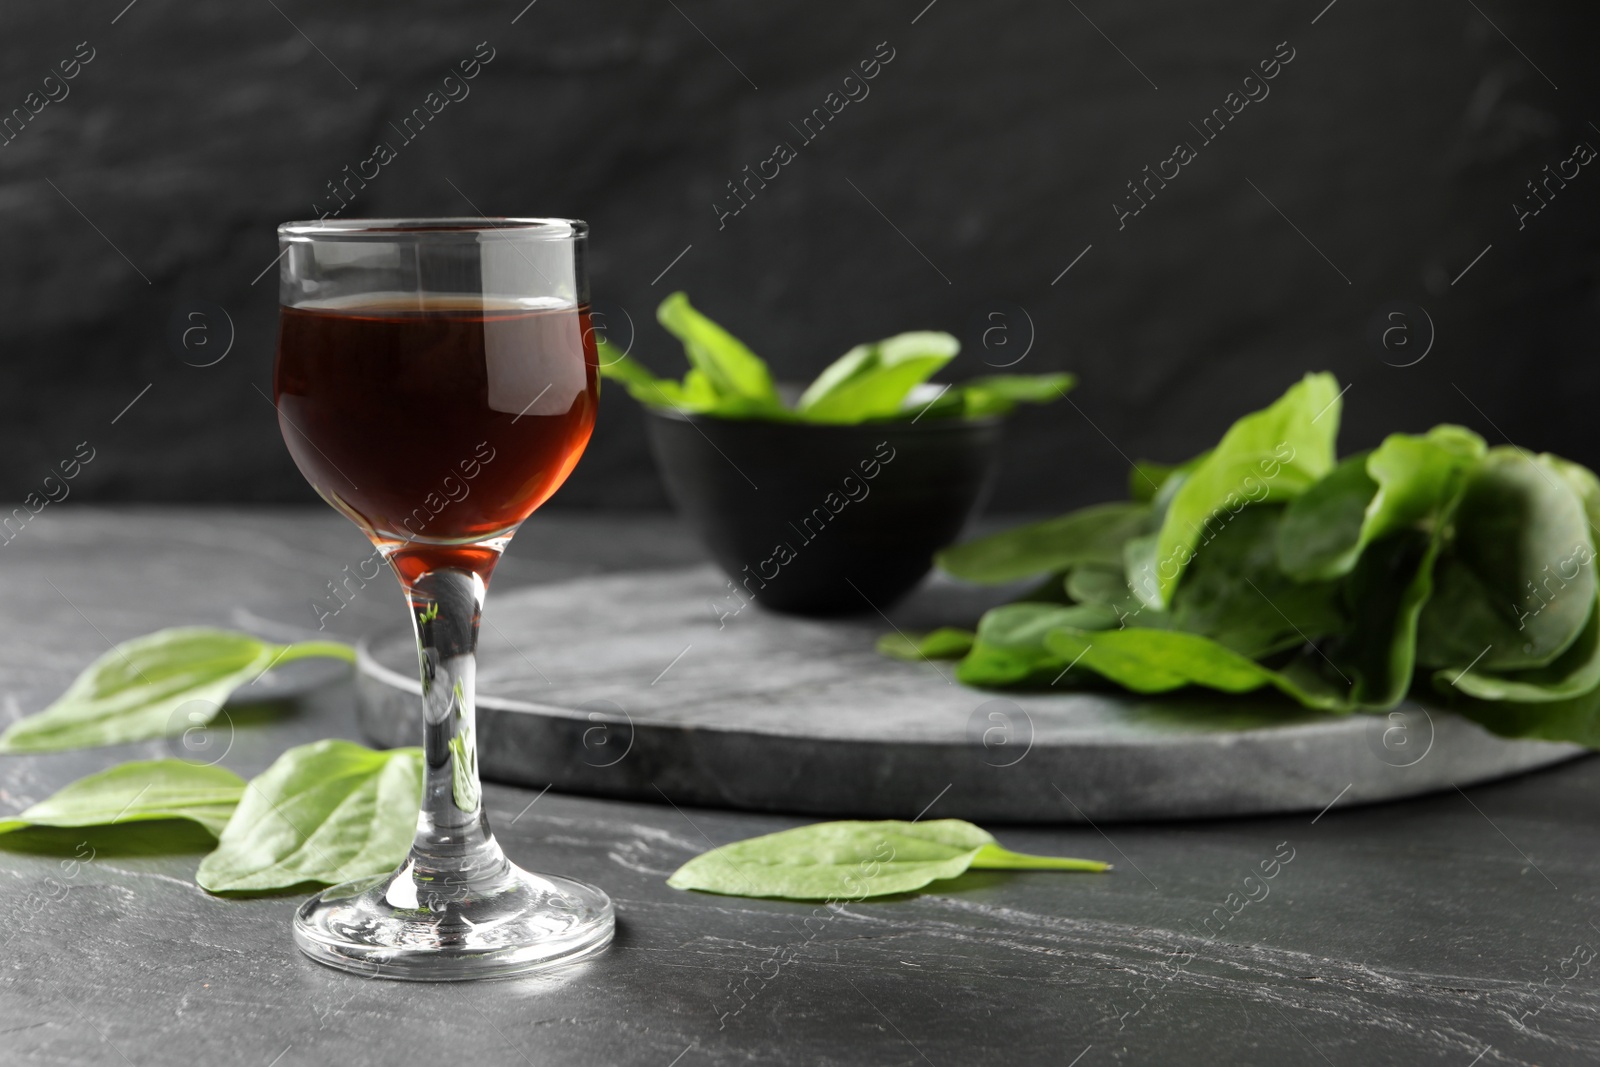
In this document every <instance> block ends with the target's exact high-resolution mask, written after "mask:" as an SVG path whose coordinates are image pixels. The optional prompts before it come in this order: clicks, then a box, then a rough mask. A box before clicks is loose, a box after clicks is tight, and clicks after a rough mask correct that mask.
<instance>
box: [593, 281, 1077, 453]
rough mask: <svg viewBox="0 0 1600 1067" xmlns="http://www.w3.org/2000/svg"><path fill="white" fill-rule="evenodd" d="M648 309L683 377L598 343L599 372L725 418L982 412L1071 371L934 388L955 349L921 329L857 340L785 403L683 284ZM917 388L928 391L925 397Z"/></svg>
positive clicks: (1044, 388) (848, 419)
mask: <svg viewBox="0 0 1600 1067" xmlns="http://www.w3.org/2000/svg"><path fill="white" fill-rule="evenodd" d="M656 318H657V319H658V320H659V321H660V323H661V325H662V326H664V327H666V328H667V331H668V332H669V333H671V334H672V335H673V336H674V337H676V338H677V339H678V340H679V341H681V342H683V351H684V354H685V355H686V356H688V358H689V371H688V373H687V374H685V375H684V377H683V380H682V381H681V382H680V381H673V380H671V379H668V378H657V377H656V376H655V375H654V374H652V373H650V371H649V370H648V369H647V368H646V367H645V366H644V365H643V364H642V363H640V362H638V361H637V360H635V359H633V358H632V357H630V356H628V355H626V354H624V353H621V352H618V351H617V350H616V349H615V348H614V347H613V346H611V345H608V344H606V343H605V342H603V341H602V342H600V345H599V347H600V373H601V374H602V375H604V376H605V377H607V378H610V379H612V380H614V381H616V382H618V383H620V384H621V385H622V386H624V387H625V388H626V389H627V390H628V392H629V393H630V394H632V396H633V398H634V399H635V400H637V401H639V402H640V403H641V404H646V405H648V406H650V407H657V408H670V409H673V410H677V411H684V412H690V413H693V414H698V415H715V416H718V417H721V418H729V419H767V420H772V421H777V422H818V423H834V424H841V423H859V422H871V421H875V420H886V419H907V418H916V419H923V418H930V419H934V418H968V419H973V418H985V417H989V416H994V415H1004V414H1005V413H1007V412H1009V411H1010V410H1011V409H1012V408H1013V407H1015V406H1016V405H1017V404H1018V403H1030V404H1045V403H1049V402H1050V401H1052V400H1055V399H1057V398H1058V397H1062V396H1065V395H1066V392H1067V390H1068V389H1071V388H1072V386H1073V383H1074V379H1073V377H1072V375H1070V374H997V375H989V376H987V377H982V378H974V379H972V380H970V381H966V382H962V383H960V384H958V385H951V386H947V387H945V388H944V389H943V390H937V391H935V390H934V387H933V386H931V385H925V384H924V383H927V382H928V379H930V378H931V377H933V375H935V374H937V373H938V372H939V371H940V370H941V369H943V367H944V366H945V364H947V363H949V362H950V360H952V359H954V358H955V356H956V353H957V352H959V351H960V350H961V342H960V341H958V340H956V339H955V338H954V337H952V336H950V335H949V334H947V333H938V332H934V331H928V330H919V331H916V332H913V333H902V334H898V335H897V336H894V337H890V338H886V339H885V340H882V341H874V342H872V343H871V344H864V345H857V346H856V347H854V348H852V349H851V350H850V351H848V352H846V353H845V354H844V355H842V356H840V357H839V358H838V359H837V360H835V361H834V362H833V363H831V364H829V366H828V368H827V369H826V370H824V371H823V372H822V373H821V374H819V375H818V376H817V379H816V381H814V382H812V383H811V384H810V386H808V387H807V388H806V390H805V391H804V392H803V393H801V394H800V397H799V399H798V400H797V401H796V402H795V405H794V406H793V407H790V406H788V405H787V404H785V403H784V402H783V399H782V398H781V397H780V396H779V394H778V388H777V386H776V384H775V383H774V382H773V380H772V372H771V371H769V370H768V369H767V365H766V363H765V362H764V361H763V360H762V359H761V357H759V356H757V355H756V354H755V353H754V352H752V351H750V349H749V348H748V347H747V346H746V345H745V343H744V342H743V341H741V340H739V339H738V338H737V337H735V336H733V334H731V333H729V332H728V331H727V330H725V329H723V328H722V327H721V326H719V325H718V324H717V323H715V322H713V321H711V320H710V319H708V318H706V316H704V315H703V314H701V313H700V312H699V311H697V310H695V308H694V307H693V306H692V305H691V304H690V303H689V298H688V296H686V295H685V294H683V293H673V294H672V295H671V296H669V297H667V298H666V299H665V300H663V301H662V302H661V306H660V307H658V308H657V309H656ZM925 391H932V392H933V393H934V395H931V396H924V395H923V394H924V392H925Z"/></svg>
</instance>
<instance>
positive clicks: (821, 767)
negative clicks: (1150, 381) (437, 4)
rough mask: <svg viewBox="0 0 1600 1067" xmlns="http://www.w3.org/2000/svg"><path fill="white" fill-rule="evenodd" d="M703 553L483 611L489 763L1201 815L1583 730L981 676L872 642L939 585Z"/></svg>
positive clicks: (402, 740) (1473, 769) (1556, 757)
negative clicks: (886, 586) (830, 594)
mask: <svg viewBox="0 0 1600 1067" xmlns="http://www.w3.org/2000/svg"><path fill="white" fill-rule="evenodd" d="M726 586H727V581H726V579H724V578H723V577H722V575H721V574H720V572H718V571H716V570H715V569H714V568H710V567H694V568H686V569H685V568H679V569H675V570H670V571H653V572H644V573H630V574H621V575H610V576H604V577H593V578H579V579H575V580H572V581H567V582H560V583H556V584H553V585H546V586H540V587H538V588H532V589H522V590H518V591H516V592H513V593H508V594H501V595H498V596H496V597H493V598H491V599H490V601H489V607H488V609H487V610H486V611H485V613H484V631H483V632H484V637H483V658H484V667H483V669H482V670H481V671H480V672H479V674H478V696H479V706H480V708H481V709H482V714H481V716H480V721H479V728H478V737H479V751H480V761H481V765H482V767H483V773H484V774H485V775H487V776H488V777H490V778H493V779H495V780H497V781H502V782H510V783H515V784H519V785H529V786H535V787H537V786H543V785H548V784H553V785H554V787H555V788H558V789H569V790H576V791H579V792H590V793H600V794H602V795H607V796H620V797H627V798H634V799H645V800H655V799H658V792H657V791H658V790H659V791H665V792H666V793H668V794H670V795H671V796H673V797H674V798H676V799H678V800H680V801H684V802H692V803H697V804H713V805H727V806H731V807H737V808H749V809H753V810H757V811H780V812H791V813H793V812H807V813H816V814H824V815H834V816H842V817H848V818H863V817H878V818H902V819H910V818H915V817H916V816H917V814H918V813H919V812H921V811H922V810H923V809H925V808H926V807H927V806H928V805H929V804H930V803H932V802H933V800H934V799H935V798H937V799H938V806H939V810H940V811H942V812H944V813H945V814H946V815H950V816H953V817H960V818H965V819H975V820H985V821H996V820H998V821H1005V822H1082V821H1084V820H1085V819H1087V820H1090V821H1105V820H1131V819H1173V818H1179V819H1184V818H1198V817H1205V816H1217V815H1243V814H1261V813H1267V812H1287V811H1297V810H1309V811H1312V812H1315V811H1316V810H1317V809H1319V808H1321V807H1323V806H1324V805H1325V804H1327V803H1328V800H1329V798H1330V797H1332V796H1335V795H1338V796H1339V797H1340V798H1341V799H1342V801H1343V802H1344V803H1347V804H1356V803H1370V802H1372V801H1377V800H1388V799H1392V798H1395V797H1403V796H1413V795H1416V794H1418V793H1426V792H1431V791H1433V790H1437V789H1447V788H1450V787H1451V784H1452V783H1455V784H1459V785H1468V784H1471V783H1473V782H1480V781H1485V780H1488V779H1492V778H1497V777H1502V776H1504V775H1507V774H1513V773H1516V772H1518V771H1523V770H1527V769H1529V768H1532V767H1538V766H1544V765H1548V764H1550V763H1554V762H1558V761H1560V760H1563V759H1569V758H1571V757H1572V756H1573V755H1575V754H1578V753H1580V752H1582V751H1583V750H1582V749H1580V748H1577V747H1575V746H1569V745H1554V744H1547V743H1542V742H1527V741H1506V740H1503V739H1500V738H1496V737H1494V736H1493V735H1492V734H1490V733H1488V732H1487V731H1485V730H1483V729H1481V728H1479V727H1478V726H1475V725H1473V724H1471V723H1468V722H1466V721H1464V720H1462V719H1460V718H1458V717H1457V716H1455V715H1452V714H1450V713H1449V712H1447V711H1441V710H1438V709H1425V708H1423V707H1421V706H1420V705H1415V704H1411V703H1408V704H1407V705H1405V707H1404V708H1403V710H1401V711H1400V712H1398V715H1399V716H1400V717H1399V718H1398V719H1391V718H1387V717H1383V716H1372V715H1354V716H1336V715H1320V714H1314V713H1309V712H1305V711H1303V710H1301V709H1299V708H1297V707H1296V706H1294V705H1292V704H1290V703H1289V702H1288V701H1286V700H1281V699H1279V700H1270V699H1269V700H1265V701H1252V700H1247V699H1246V700H1242V699H1240V698H1238V697H1233V698H1229V697H1223V696H1220V695H1218V696H1214V697H1212V698H1209V699H1208V698H1206V697H1195V698H1189V699H1175V698H1172V697H1165V698H1156V699H1148V698H1147V699H1140V698H1137V697H1133V696H1124V695H1119V694H1115V693H1095V692H1079V693H1055V694H1049V693H1009V694H1008V693H999V692H992V691H991V692H984V691H981V690H975V689H969V688H967V687H966V686H963V685H959V684H956V683H954V682H953V681H952V678H951V669H952V665H951V664H949V663H938V664H936V663H917V664H909V663H899V662H895V661H892V660H886V659H884V658H883V657H882V656H880V655H878V654H877V652H876V651H874V649H873V643H874V641H875V640H876V638H877V637H878V635H879V634H881V633H884V632H886V631H887V630H888V629H889V627H890V626H891V625H893V626H895V627H897V628H899V629H901V630H902V631H907V632H912V631H922V630H928V629H932V628H933V627H935V626H939V625H947V624H950V623H952V622H955V623H958V624H962V623H969V622H971V618H970V617H969V615H968V613H969V612H974V613H975V612H976V611H977V610H978V605H977V604H976V603H974V600H975V598H974V595H973V593H974V592H979V593H983V594H986V595H987V596H988V597H991V598H992V596H993V594H992V591H987V590H977V591H975V590H970V589H963V588H961V587H959V586H957V585H956V584H955V583H953V582H939V581H937V580H936V581H933V582H930V583H927V584H925V585H924V586H923V587H922V588H921V589H920V590H919V591H918V592H917V593H916V594H914V595H913V596H912V597H911V598H910V599H909V600H907V601H906V602H904V603H902V604H901V605H899V606H897V607H895V608H893V609H891V611H890V613H889V621H885V620H884V619H883V618H880V617H879V616H877V615H875V614H871V613H867V614H865V615H863V616H861V617H858V618H854V619H848V620H829V621H821V620H816V619H802V618H795V617H793V616H785V615H779V614H776V613H774V612H768V611H763V610H762V609H760V608H757V607H755V606H754V605H750V606H748V607H745V608H743V609H742V610H738V609H739V608H740V603H739V601H738V599H736V598H734V597H732V596H731V595H729V593H728V591H727V588H726ZM416 662H417V653H416V644H415V641H414V639H413V638H412V636H411V634H410V632H409V631H404V632H399V633H396V634H395V635H394V636H392V637H389V638H387V639H384V640H382V641H380V642H377V643H376V645H375V646H374V648H373V658H372V659H370V660H368V661H367V662H365V663H364V664H363V676H362V678H361V679H360V683H359V684H360V690H359V692H360V695H361V722H362V728H363V731H364V732H365V733H366V734H367V736H368V737H370V738H371V739H373V740H374V741H376V742H378V743H380V744H383V745H386V746H396V745H415V744H421V743H422V718H421V715H422V703H421V688H420V686H419V684H418V683H417V680H416Z"/></svg>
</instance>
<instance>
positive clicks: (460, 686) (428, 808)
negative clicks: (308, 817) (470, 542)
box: [403, 567, 508, 899]
mask: <svg viewBox="0 0 1600 1067" xmlns="http://www.w3.org/2000/svg"><path fill="white" fill-rule="evenodd" d="M403 584H404V587H405V592H406V599H407V600H408V601H410V603H411V621H412V622H413V623H414V624H415V626H416V633H417V655H418V660H419V661H420V665H421V672H422V704H423V735H422V736H423V741H422V747H423V754H424V759H425V765H426V766H425V770H424V778H423V786H422V808H421V810H420V811H419V812H418V813H417V836H416V840H415V841H414V842H413V843H412V846H411V855H410V857H409V860H408V863H407V866H408V867H410V868H411V870H412V873H413V876H414V879H415V882H416V884H417V885H418V888H419V892H420V891H421V890H423V889H425V888H426V887H432V888H434V889H436V890H439V891H441V893H442V895H443V896H444V897H445V898H446V899H460V897H461V894H462V891H463V890H470V889H471V888H472V887H474V886H484V885H486V884H487V883H489V882H492V881H494V880H496V879H497V878H499V877H502V876H504V875H505V873H506V870H507V867H508V863H507V860H506V858H505V855H504V853H502V852H501V851H500V846H499V845H498V844H496V843H495V840H494V835H493V834H491V833H490V831H489V820H488V815H487V814H486V813H485V812H484V810H483V792H482V789H481V788H480V786H479V783H478V743H477V732H476V728H475V709H474V695H475V685H476V675H477V647H478V622H479V619H480V617H481V615H482V612H483V600H484V595H485V593H486V591H487V587H486V584H485V579H484V576H482V575H480V574H478V573H476V572H474V571H472V570H468V569H458V568H451V567H445V568H440V569H438V570H433V571H427V572H425V573H423V574H421V575H418V576H416V577H415V578H413V579H412V580H409V581H405V582H404V583H403Z"/></svg>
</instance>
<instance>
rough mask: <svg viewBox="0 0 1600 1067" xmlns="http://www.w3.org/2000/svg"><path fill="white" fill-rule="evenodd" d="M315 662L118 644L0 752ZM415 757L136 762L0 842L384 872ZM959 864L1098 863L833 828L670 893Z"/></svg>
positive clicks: (296, 655) (298, 874)
mask: <svg viewBox="0 0 1600 1067" xmlns="http://www.w3.org/2000/svg"><path fill="white" fill-rule="evenodd" d="M311 656H326V657H332V658H335V659H343V660H353V659H354V658H355V650H354V649H352V648H351V647H350V646H348V645H345V644H341V643H339V642H335V641H306V642H301V643H299V644H294V645H275V644H271V643H268V642H265V641H261V640H258V639H257V638H255V637H252V636H250V635H249V634H242V633H235V632H232V631H228V630H213V629H206V628H203V627H180V628H176V629H170V630H160V631H157V632H156V633H153V634H148V635H146V636H144V637H139V638H135V639H134V640H132V641H125V642H123V643H122V644H120V645H117V646H115V647H114V648H112V649H111V650H110V651H109V652H107V653H106V654H105V655H103V656H101V657H100V658H99V659H98V660H96V661H95V662H94V663H92V664H90V665H89V666H88V668H87V669H85V670H84V672H83V673H82V674H80V675H79V676H78V677H77V679H76V680H75V681H74V682H73V683H72V685H71V686H70V687H69V688H68V689H67V691H66V692H65V693H63V694H62V695H61V697H60V698H59V699H57V700H56V701H54V702H53V703H52V704H51V705H50V706H49V707H47V708H45V709H44V710H43V711H40V712H37V713H36V714H33V715H30V716H28V717H26V718H23V719H20V720H18V721H17V722H15V723H13V724H12V725H11V726H10V727H9V728H8V729H7V730H6V731H5V732H4V733H3V734H0V754H13V755H15V754H24V753H40V752H59V751H63V750H66V749H73V748H83V747H88V746H94V745H109V744H116V743H121V742H129V741H145V740H151V739H154V738H159V737H162V736H176V735H180V734H183V733H185V732H186V731H189V730H195V729H204V728H205V727H206V726H207V725H208V724H209V722H210V720H211V719H212V718H214V717H215V716H216V715H217V714H218V712H219V711H220V709H221V707H222V705H223V703H224V702H226V701H227V700H228V698H229V696H230V695H232V694H233V693H234V692H235V691H236V690H238V689H239V688H241V687H244V686H248V685H250V684H251V683H253V682H254V681H255V680H256V679H258V678H259V677H260V676H261V675H262V673H263V672H264V671H266V670H267V669H268V668H270V667H273V666H276V665H278V664H282V663H287V662H290V661H292V660H296V659H303V658H307V657H311ZM230 728H231V725H230ZM224 754H225V753H224ZM422 761H423V754H422V750H421V749H419V748H397V749H391V750H389V751H386V752H375V751H373V750H372V749H368V748H364V747H362V746H361V745H357V744H353V743H351V742H349V741H340V740H325V741H315V742H312V743H311V744H307V745H299V746H297V747H295V748H291V749H289V750H288V751H287V752H285V753H283V754H282V755H281V756H279V757H278V759H277V760H275V761H274V762H273V764H272V765H271V766H270V767H268V768H267V769H266V770H265V771H263V772H262V773H261V774H259V775H257V776H256V777H255V778H252V779H251V780H250V781H248V782H247V781H245V780H244V779H243V778H240V777H239V776H238V775H237V774H234V773H233V772H232V771H230V770H228V769H227V768H225V767H219V766H212V765H209V764H200V763H191V762H188V761H186V760H179V759H161V760H136V761H133V762H129V763H122V764H118V765H116V766H114V767H110V768H108V769H106V770H103V771H100V772H97V773H95V774H91V775H89V776H88V777H85V778H80V779H79V780H77V781H75V782H72V783H71V784H69V785H67V786H66V787H65V788H63V789H61V790H60V791H59V792H57V793H55V794H54V795H52V796H50V797H48V798H46V799H45V800H42V801H40V802H39V803H37V804H34V805H33V806H31V807H29V808H27V809H26V810H24V811H22V812H20V813H18V814H17V815H15V816H11V817H8V818H0V847H5V846H7V845H11V846H19V845H28V846H29V847H40V846H43V847H46V848H48V847H49V846H51V845H54V846H56V847H61V848H65V847H73V855H74V856H75V857H77V859H78V860H84V858H85V854H84V853H83V851H82V846H83V845H85V844H89V845H90V848H91V851H90V852H89V853H88V858H89V859H92V858H93V856H94V851H93V850H94V849H96V848H98V847H100V845H113V844H115V845H118V846H122V847H127V846H129V845H131V844H134V843H135V842H136V843H137V846H138V847H139V848H140V849H142V850H143V851H145V852H150V853H161V852H167V853H174V854H176V853H192V852H194V851H197V850H198V851H203V852H205V853H206V855H205V857H204V859H202V860H201V862H200V866H199V869H198V870H197V871H196V873H195V881H196V882H198V883H199V884H200V886H201V887H203V888H205V889H207V890H209V891H211V892H213V893H229V894H233V895H252V894H261V893H277V892H283V891H286V890H291V889H295V888H300V887H305V886H309V885H325V884H330V883H335V882H344V881H350V880H353V879H356V878H363V877H367V876H370V875H377V874H386V873H388V872H389V871H392V870H394V869H395V868H397V867H398V866H399V865H400V863H401V861H402V860H404V859H405V856H406V853H407V851H408V849H409V848H410V846H411V838H412V834H413V832H414V831H415V829H416V825H417V809H418V806H419V804H420V799H421V794H422V777H423V775H422ZM69 829H70V830H71V831H72V833H71V834H69V835H64V831H66V830H69ZM91 841H98V842H99V843H100V845H94V844H90V842H91ZM73 842H76V843H77V845H76V846H73V845H72V843H73ZM969 868H970V869H975V870H1065V871H1104V870H1107V869H1109V867H1108V865H1107V864H1104V863H1100V862H1098V861H1095V860H1080V859H1070V858H1065V857H1054V856H1032V855H1027V854H1025V853H1019V852H1012V851H1010V850H1008V849H1005V848H1002V847H1000V845H999V844H998V843H997V842H996V841H995V839H994V838H993V837H992V836H991V835H990V834H988V833H987V832H985V831H983V830H981V829H979V828H978V827H976V826H973V825H972V824H971V823H966V822H962V821H960V820H958V819H940V820H934V821H931V822H926V823H920V824H918V823H904V822H893V821H886V822H842V823H817V824H814V825H811V826H803V827H797V828H795V829H793V830H784V831H781V832H780V833H776V834H768V835H765V836H762V837H757V838H752V839H750V840H748V841H743V842H735V843H732V844H729V845H724V846H722V847H720V848H716V849H713V850H711V851H710V852H707V853H705V854H703V855H701V856H698V857H696V858H694V859H691V860H689V861H688V862H687V863H685V864H684V865H683V866H682V867H681V868H680V869H679V870H678V871H677V872H676V873H675V874H673V875H672V877H671V879H669V881H668V884H669V885H671V886H672V887H674V888H676V889H697V890H701V891H703V892H708V893H724V894H730V895H735V896H760V897H782V898H786V899H795V900H812V899H832V900H845V899H849V900H861V899H865V898H867V897H875V896H885V895H890V894H895V893H906V892H911V891H913V890H916V889H920V888H921V887H923V886H925V885H928V884H929V883H930V882H933V881H935V880H938V879H948V878H954V877H957V876H959V875H961V874H962V873H964V872H965V871H967V870H968V869H969Z"/></svg>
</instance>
